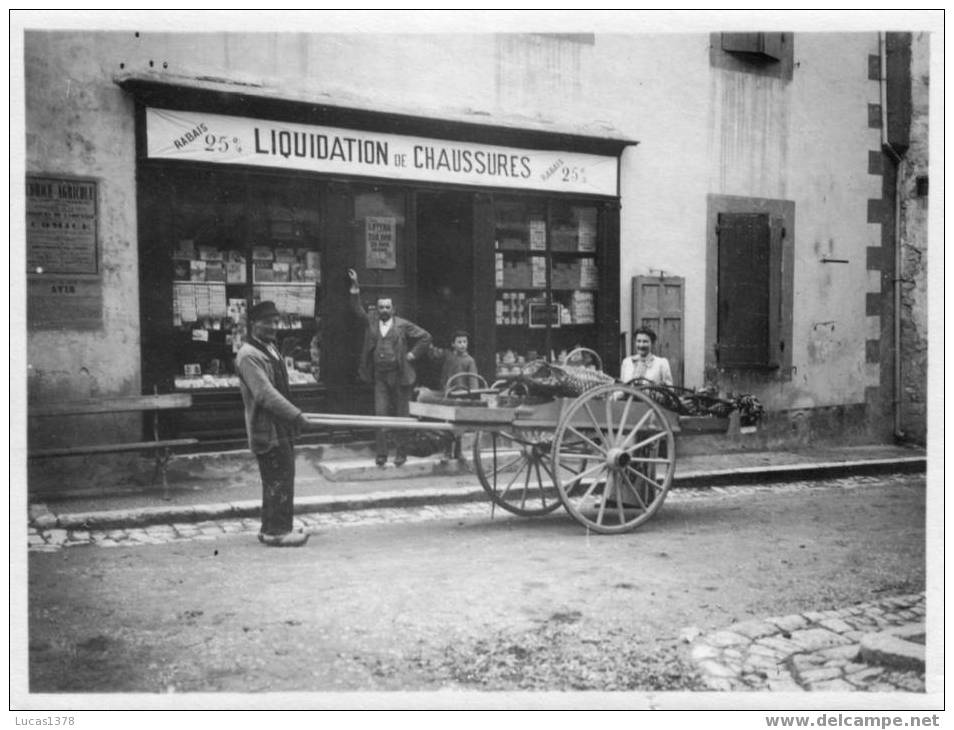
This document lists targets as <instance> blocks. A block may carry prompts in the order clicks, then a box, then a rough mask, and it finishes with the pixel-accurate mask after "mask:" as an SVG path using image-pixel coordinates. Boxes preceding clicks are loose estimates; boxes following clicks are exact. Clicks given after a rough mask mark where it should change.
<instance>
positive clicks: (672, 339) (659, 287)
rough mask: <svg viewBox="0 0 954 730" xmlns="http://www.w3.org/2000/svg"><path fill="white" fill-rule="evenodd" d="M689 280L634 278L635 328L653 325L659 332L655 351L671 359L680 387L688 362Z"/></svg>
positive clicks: (653, 329)
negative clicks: (686, 315)
mask: <svg viewBox="0 0 954 730" xmlns="http://www.w3.org/2000/svg"><path fill="white" fill-rule="evenodd" d="M685 282H686V280H685V278H684V277H682V276H666V277H658V276H656V277H653V276H634V277H633V309H632V315H633V317H632V321H633V329H636V328H637V327H649V329H651V330H652V331H653V332H655V333H656V335H657V339H656V346H655V347H654V348H653V352H655V354H657V355H659V356H660V357H664V358H666V359H667V360H669V368H670V370H672V379H673V382H674V383H675V384H676V385H680V386H681V385H682V384H683V370H684V365H683V363H684V362H685V354H684V342H683V330H684V328H683V322H684V311H685Z"/></svg>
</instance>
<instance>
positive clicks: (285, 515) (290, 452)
mask: <svg viewBox="0 0 954 730" xmlns="http://www.w3.org/2000/svg"><path fill="white" fill-rule="evenodd" d="M257 458H258V470H259V472H261V475H262V534H265V535H284V534H286V533H289V532H291V531H292V520H293V519H294V516H293V514H294V506H295V447H294V445H293V444H292V442H291V440H290V439H279V442H278V446H275V447H273V448H271V449H269V450H268V451H266V452H265V453H264V454H257Z"/></svg>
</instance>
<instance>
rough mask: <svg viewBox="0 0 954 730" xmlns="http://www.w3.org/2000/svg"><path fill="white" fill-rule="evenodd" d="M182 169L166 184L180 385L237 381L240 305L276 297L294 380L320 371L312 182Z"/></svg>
mask: <svg viewBox="0 0 954 730" xmlns="http://www.w3.org/2000/svg"><path fill="white" fill-rule="evenodd" d="M209 182H210V180H208V179H205V178H204V177H202V176H197V175H191V176H182V178H181V179H178V180H176V181H175V182H174V183H173V185H172V190H173V191H174V194H173V200H172V201H171V202H172V211H173V215H172V221H171V226H170V228H169V230H170V233H171V236H172V246H171V247H172V267H173V284H172V293H173V301H172V313H171V315H172V324H173V328H174V332H175V345H174V347H175V361H176V363H177V366H178V368H179V370H178V372H177V373H176V375H175V378H174V384H175V387H176V388H177V389H184V390H194V389H206V388H237V387H238V377H237V376H236V375H235V368H234V361H235V354H236V353H237V352H238V349H239V347H241V345H242V343H243V342H244V340H245V337H246V334H247V321H246V312H247V311H248V309H249V308H250V307H252V306H254V305H255V304H257V303H258V302H260V301H263V300H272V301H274V302H275V304H276V305H277V307H278V309H279V311H280V312H281V313H282V327H281V331H280V334H279V342H278V344H279V349H280V351H281V354H282V355H283V356H284V357H285V361H286V365H287V366H288V372H289V380H290V383H291V385H293V386H294V385H309V384H311V385H314V384H315V383H316V382H319V381H320V377H321V371H320V326H319V325H320V319H319V311H318V301H319V295H320V287H321V278H322V261H321V248H320V239H319V222H320V221H319V212H318V211H319V196H318V191H317V186H314V185H308V184H303V183H302V182H301V181H300V180H297V181H294V182H293V181H290V180H282V179H270V178H257V177H248V178H244V179H240V180H239V181H235V182H229V181H228V179H227V178H226V177H225V176H218V177H217V179H216V180H214V181H212V182H214V184H209Z"/></svg>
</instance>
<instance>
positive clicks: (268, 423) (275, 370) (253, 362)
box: [235, 342, 301, 454]
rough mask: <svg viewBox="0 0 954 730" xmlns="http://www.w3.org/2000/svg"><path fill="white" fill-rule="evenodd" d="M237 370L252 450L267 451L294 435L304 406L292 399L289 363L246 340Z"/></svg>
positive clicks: (241, 348) (257, 452)
mask: <svg viewBox="0 0 954 730" xmlns="http://www.w3.org/2000/svg"><path fill="white" fill-rule="evenodd" d="M235 370H236V372H237V373H238V376H239V387H240V389H241V391H242V401H243V402H244V404H245V430H246V432H247V433H248V447H249V448H250V449H251V450H252V453H253V454H264V453H265V452H266V451H268V450H269V449H272V448H274V447H275V446H278V442H279V439H281V438H285V439H288V438H293V437H294V436H295V435H296V433H297V427H296V426H295V421H296V419H297V418H298V414H300V413H301V409H300V408H298V407H297V406H296V405H295V404H294V403H292V402H291V401H290V400H289V399H288V398H289V395H290V393H289V392H288V375H287V373H286V372H285V364H284V363H283V362H282V361H281V360H277V359H275V358H274V357H272V356H271V355H270V354H268V353H267V352H266V350H265V349H264V348H263V347H260V346H256V344H254V343H252V342H246V343H245V344H243V345H242V347H240V348H239V351H238V355H237V356H236V358H235Z"/></svg>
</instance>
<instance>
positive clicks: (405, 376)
mask: <svg viewBox="0 0 954 730" xmlns="http://www.w3.org/2000/svg"><path fill="white" fill-rule="evenodd" d="M349 297H350V301H351V311H352V312H354V314H355V316H357V317H358V318H360V319H361V320H362V321H363V322H364V324H365V328H364V345H363V346H362V348H361V361H360V362H359V363H358V378H360V379H361V381H362V382H364V383H373V382H374V348H375V346H376V345H377V343H378V340H379V339H381V332H380V330H379V329H378V318H377V316H375V315H373V314H369V313H368V312H366V311H365V310H364V307H362V306H361V297H360V295H359V294H350V295H349ZM391 319H392V322H393V323H392V325H391V327H392V328H393V331H394V333H395V335H396V342H395V345H394V354H395V357H396V358H397V366H398V372H399V373H400V378H399V381H398V382H400V384H401V385H414V381H415V380H416V378H417V373H416V372H415V371H414V366H413V365H412V364H411V363H410V362H408V360H407V353H408V352H410V353H411V354H413V355H414V358H415V359H418V358H420V357H421V356H423V355H424V353H426V352H427V348H428V346H429V345H430V344H431V335H430V333H429V332H428V331H427V330H425V329H422V328H421V327H418V326H417V325H416V324H414V323H413V322H409V321H408V320H406V319H403V318H401V317H392V318H391ZM409 348H410V349H409Z"/></svg>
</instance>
